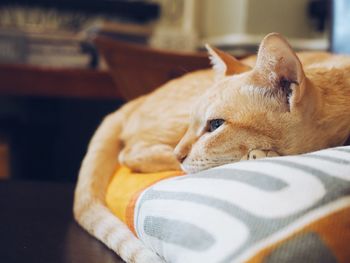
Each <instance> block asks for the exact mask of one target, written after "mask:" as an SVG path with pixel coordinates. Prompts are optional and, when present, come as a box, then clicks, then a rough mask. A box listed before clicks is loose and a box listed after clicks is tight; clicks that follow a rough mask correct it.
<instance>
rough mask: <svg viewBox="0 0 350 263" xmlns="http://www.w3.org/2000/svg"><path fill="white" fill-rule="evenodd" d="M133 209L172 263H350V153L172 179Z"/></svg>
mask: <svg viewBox="0 0 350 263" xmlns="http://www.w3.org/2000/svg"><path fill="white" fill-rule="evenodd" d="M119 187H120V186H119ZM114 202H118V201H117V200H114ZM133 203H134V207H133V218H131V220H133V222H132V224H128V225H129V227H132V229H131V230H132V231H134V233H136V235H137V237H138V238H139V239H141V240H142V241H143V242H144V243H145V245H146V246H147V247H149V248H150V249H152V250H153V251H154V252H155V253H157V254H158V255H159V256H160V257H162V258H163V259H164V260H165V261H166V262H186V263H190V262H264V263H275V262H298V263H303V262H305V263H306V262H307V263H310V262H317V263H320V262H343V263H346V262H350V245H349V244H350V147H338V148H333V149H327V150H322V151H318V152H314V153H310V154H305V155H300V156H287V157H276V158H267V159H263V160H256V161H243V162H239V163H234V164H228V165H224V166H220V167H217V168H214V169H210V170H207V171H203V172H200V173H197V174H193V175H185V176H177V177H172V178H168V179H164V180H161V181H159V182H156V183H155V184H153V185H152V186H150V187H148V188H146V189H145V190H143V191H141V192H138V194H137V198H136V200H135V196H134V202H133ZM130 225H132V226H130Z"/></svg>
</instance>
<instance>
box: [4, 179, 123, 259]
mask: <svg viewBox="0 0 350 263" xmlns="http://www.w3.org/2000/svg"><path fill="white" fill-rule="evenodd" d="M73 190H74V186H73V185H72V184H58V183H42V182H40V183H39V182H12V181H0V211H1V212H0V262H2V263H17V262H18V263H22V262H27V263H30V262H33V263H79V262H84V263H101V262H108V263H121V262H124V261H122V260H121V259H120V258H119V257H118V256H117V255H116V254H115V253H114V252H112V251H111V250H109V249H108V248H107V247H105V246H104V245H103V244H102V243H101V242H99V241H97V240H96V239H94V238H93V237H91V236H90V235H89V234H87V232H85V231H84V230H83V229H82V228H80V227H79V226H78V225H77V224H76V223H75V221H74V220H73V217H72V199H73Z"/></svg>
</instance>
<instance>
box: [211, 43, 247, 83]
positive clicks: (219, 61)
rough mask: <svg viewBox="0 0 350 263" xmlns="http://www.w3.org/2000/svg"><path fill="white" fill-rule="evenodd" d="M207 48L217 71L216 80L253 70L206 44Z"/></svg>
mask: <svg viewBox="0 0 350 263" xmlns="http://www.w3.org/2000/svg"><path fill="white" fill-rule="evenodd" d="M205 47H206V49H207V50H208V53H209V59H210V61H211V64H212V65H213V69H214V70H215V73H216V79H218V80H219V79H222V78H223V77H225V76H231V75H234V74H239V73H242V72H245V71H248V70H251V67H250V66H248V65H245V64H243V63H242V62H240V61H239V60H238V59H236V58H235V57H233V56H231V55H230V54H228V53H226V52H224V51H222V50H219V49H217V48H215V47H211V46H210V45H208V44H206V45H205Z"/></svg>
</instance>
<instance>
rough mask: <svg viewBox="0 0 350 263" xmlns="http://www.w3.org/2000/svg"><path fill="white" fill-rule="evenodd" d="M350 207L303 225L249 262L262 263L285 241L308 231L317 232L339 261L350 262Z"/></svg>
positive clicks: (341, 262) (248, 261) (248, 262)
mask: <svg viewBox="0 0 350 263" xmlns="http://www.w3.org/2000/svg"><path fill="white" fill-rule="evenodd" d="M349 226H350V208H349V207H346V208H344V209H342V210H340V211H337V212H334V213H332V214H330V215H327V216H325V217H323V218H321V219H318V220H317V221H315V222H312V223H311V224H309V225H307V226H305V227H303V228H302V229H300V230H298V231H297V232H294V233H291V235H290V236H288V237H286V238H285V239H283V240H280V241H279V242H276V243H275V244H272V245H271V246H269V247H266V248H265V249H263V250H261V251H259V252H258V253H257V254H256V255H254V256H253V257H252V258H250V259H249V260H247V263H262V262H265V260H266V259H267V257H268V256H269V255H270V254H271V253H272V252H273V251H274V250H275V249H277V248H278V247H279V246H281V245H283V243H285V242H287V241H289V240H291V239H294V238H295V237H297V236H298V235H300V234H305V233H308V232H314V233H317V234H318V235H319V236H320V238H321V239H322V240H323V242H324V243H325V244H327V246H328V247H329V248H330V250H331V251H332V253H333V255H334V256H335V257H336V258H337V262H339V263H348V262H350V249H349V242H350V227H349Z"/></svg>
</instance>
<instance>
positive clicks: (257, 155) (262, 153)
mask: <svg viewBox="0 0 350 263" xmlns="http://www.w3.org/2000/svg"><path fill="white" fill-rule="evenodd" d="M276 156H279V154H278V153H276V152H275V151H270V150H251V151H249V152H248V153H247V154H246V155H244V156H243V157H242V158H241V160H256V159H261V158H265V157H276Z"/></svg>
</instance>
